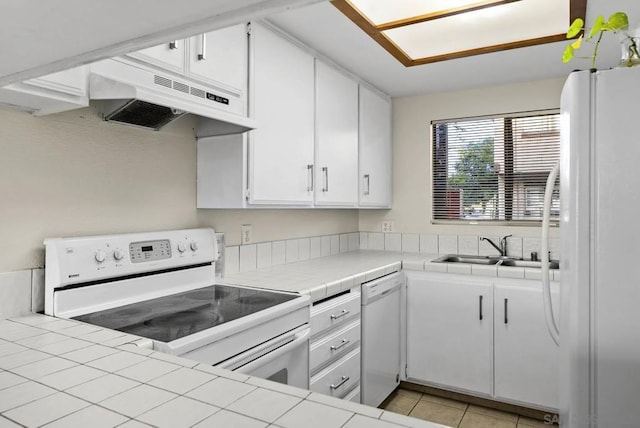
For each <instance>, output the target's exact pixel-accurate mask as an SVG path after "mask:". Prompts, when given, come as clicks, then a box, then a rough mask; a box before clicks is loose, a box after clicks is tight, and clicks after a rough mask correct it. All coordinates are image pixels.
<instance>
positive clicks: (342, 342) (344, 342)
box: [329, 339, 351, 351]
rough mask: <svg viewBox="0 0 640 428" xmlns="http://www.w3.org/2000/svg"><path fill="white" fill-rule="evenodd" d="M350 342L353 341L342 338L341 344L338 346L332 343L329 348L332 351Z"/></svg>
mask: <svg viewBox="0 0 640 428" xmlns="http://www.w3.org/2000/svg"><path fill="white" fill-rule="evenodd" d="M349 343H351V341H350V340H347V339H342V340H341V341H340V344H339V345H337V346H336V345H331V346H330V347H329V349H331V350H332V351H337V350H338V349H340V348H342V347H344V346H347V345H348V344H349Z"/></svg>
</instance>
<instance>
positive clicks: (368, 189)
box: [364, 174, 371, 195]
mask: <svg viewBox="0 0 640 428" xmlns="http://www.w3.org/2000/svg"><path fill="white" fill-rule="evenodd" d="M364 181H365V183H366V186H365V187H364V188H365V190H364V194H365V195H368V194H369V192H370V190H371V189H370V183H371V181H370V179H369V174H365V175H364Z"/></svg>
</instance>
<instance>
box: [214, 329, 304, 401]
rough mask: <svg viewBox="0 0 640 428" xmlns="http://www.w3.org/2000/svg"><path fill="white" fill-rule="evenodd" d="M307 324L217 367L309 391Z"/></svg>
mask: <svg viewBox="0 0 640 428" xmlns="http://www.w3.org/2000/svg"><path fill="white" fill-rule="evenodd" d="M310 331H311V330H310V329H309V326H308V325H304V326H302V327H298V328H297V329H295V330H292V331H290V332H288V333H286V334H283V335H281V336H278V337H276V338H274V339H271V340H269V341H267V342H265V343H262V344H260V345H258V346H256V347H254V348H252V349H249V350H248V351H246V352H243V353H242V354H240V355H236V356H235V357H233V358H230V359H228V360H226V361H223V362H222V363H220V364H218V367H222V368H224V369H227V370H233V371H236V372H238V373H244V374H247V375H250V376H256V377H260V378H263V379H268V380H272V381H274V382H280V383H283V384H286V385H292V386H296V387H298V388H303V389H309V334H310Z"/></svg>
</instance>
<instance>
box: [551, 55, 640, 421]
mask: <svg viewBox="0 0 640 428" xmlns="http://www.w3.org/2000/svg"><path fill="white" fill-rule="evenodd" d="M561 120H562V132H561V138H562V143H561V152H560V153H561V154H560V186H561V195H562V207H561V213H560V217H561V218H560V234H561V273H562V281H561V298H560V322H559V341H560V355H561V363H560V377H559V380H560V382H559V383H560V423H561V426H563V427H600V428H609V427H612V428H625V427H633V428H637V427H640V67H637V68H626V69H613V70H606V71H596V72H590V71H581V72H574V73H572V74H571V75H570V76H569V78H568V79H567V82H566V84H565V86H564V89H563V91H562V99H561Z"/></svg>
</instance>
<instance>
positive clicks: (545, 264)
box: [541, 162, 560, 345]
mask: <svg viewBox="0 0 640 428" xmlns="http://www.w3.org/2000/svg"><path fill="white" fill-rule="evenodd" d="M559 172H560V162H558V163H556V164H555V166H554V167H553V169H552V170H551V172H550V173H549V177H548V178H547V187H546V189H545V191H544V209H543V212H542V248H541V250H542V299H543V303H544V315H545V320H546V321H547V329H548V330H549V334H550V335H551V338H552V339H553V341H554V342H555V343H556V345H560V332H559V330H558V324H557V323H556V318H555V316H554V314H553V302H552V301H551V284H550V281H549V217H550V215H551V197H552V195H553V187H554V185H555V182H556V178H557V177H558V173H559Z"/></svg>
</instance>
